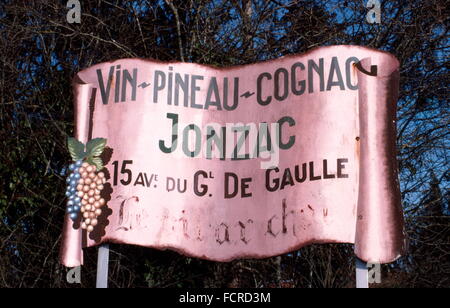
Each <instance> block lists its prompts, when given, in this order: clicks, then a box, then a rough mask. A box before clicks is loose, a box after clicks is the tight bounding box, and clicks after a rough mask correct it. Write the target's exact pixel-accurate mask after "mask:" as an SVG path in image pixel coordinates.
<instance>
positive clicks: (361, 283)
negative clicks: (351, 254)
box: [356, 258, 369, 289]
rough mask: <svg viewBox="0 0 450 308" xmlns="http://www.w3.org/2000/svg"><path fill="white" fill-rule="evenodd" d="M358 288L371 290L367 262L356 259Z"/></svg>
mask: <svg viewBox="0 0 450 308" xmlns="http://www.w3.org/2000/svg"><path fill="white" fill-rule="evenodd" d="M356 288H358V289H368V288H369V270H368V268H367V264H366V262H364V261H362V260H360V259H359V258H356Z"/></svg>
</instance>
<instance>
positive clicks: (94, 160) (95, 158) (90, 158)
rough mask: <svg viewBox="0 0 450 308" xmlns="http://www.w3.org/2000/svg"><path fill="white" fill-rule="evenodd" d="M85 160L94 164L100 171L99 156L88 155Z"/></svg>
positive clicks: (100, 162) (101, 164) (101, 163)
mask: <svg viewBox="0 0 450 308" xmlns="http://www.w3.org/2000/svg"><path fill="white" fill-rule="evenodd" d="M86 161H87V162H88V163H89V164H91V165H94V166H95V167H96V168H97V171H100V170H102V169H103V161H102V159H101V158H100V157H92V156H89V157H88V159H87V160H86Z"/></svg>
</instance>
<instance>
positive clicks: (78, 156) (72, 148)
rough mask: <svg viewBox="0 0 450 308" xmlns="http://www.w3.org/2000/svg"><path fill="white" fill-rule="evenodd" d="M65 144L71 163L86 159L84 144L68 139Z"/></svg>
mask: <svg viewBox="0 0 450 308" xmlns="http://www.w3.org/2000/svg"><path fill="white" fill-rule="evenodd" d="M67 144H68V147H69V153H70V156H71V157H72V160H73V161H77V160H82V159H84V158H85V157H86V152H84V144H83V143H82V142H80V141H78V140H77V139H75V138H72V137H69V138H68V139H67Z"/></svg>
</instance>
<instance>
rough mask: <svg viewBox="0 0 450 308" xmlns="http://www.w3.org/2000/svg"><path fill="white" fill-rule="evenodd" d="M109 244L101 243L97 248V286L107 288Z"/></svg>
mask: <svg viewBox="0 0 450 308" xmlns="http://www.w3.org/2000/svg"><path fill="white" fill-rule="evenodd" d="M108 266H109V245H108V244H103V245H101V246H100V247H99V248H98V259H97V288H98V289H106V288H108Z"/></svg>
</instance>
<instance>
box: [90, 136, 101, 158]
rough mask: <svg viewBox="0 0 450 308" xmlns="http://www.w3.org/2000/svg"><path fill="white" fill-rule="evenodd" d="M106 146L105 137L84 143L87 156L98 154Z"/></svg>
mask: <svg viewBox="0 0 450 308" xmlns="http://www.w3.org/2000/svg"><path fill="white" fill-rule="evenodd" d="M105 146H106V139H105V138H95V139H92V140H90V141H89V142H88V143H87V145H86V151H87V154H88V156H92V157H95V156H100V155H101V154H102V153H103V150H104V149H105Z"/></svg>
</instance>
